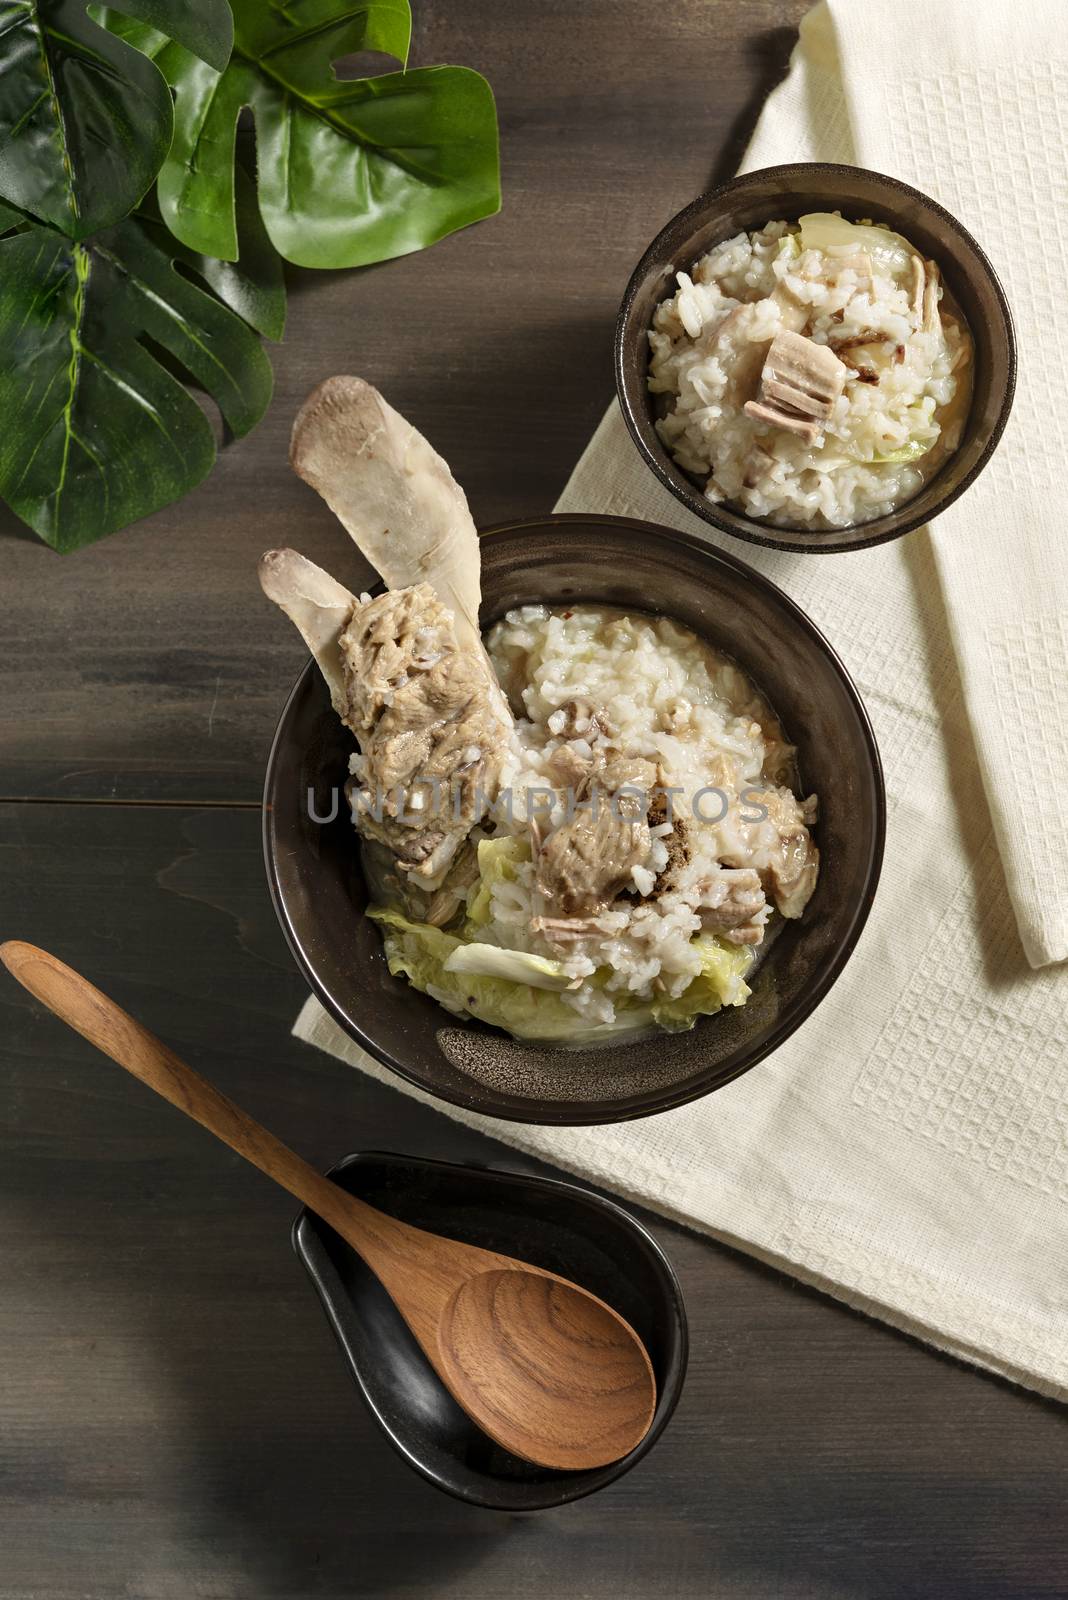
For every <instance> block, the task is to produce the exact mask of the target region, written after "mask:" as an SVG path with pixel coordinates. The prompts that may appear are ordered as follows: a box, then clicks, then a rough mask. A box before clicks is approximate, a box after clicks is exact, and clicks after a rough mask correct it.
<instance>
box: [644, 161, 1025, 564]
mask: <svg viewBox="0 0 1068 1600" xmlns="http://www.w3.org/2000/svg"><path fill="white" fill-rule="evenodd" d="M808 211H840V212H841V213H842V215H843V216H844V217H845V218H846V219H847V220H848V221H850V222H860V221H863V220H865V219H869V220H871V221H873V222H882V223H885V224H887V225H888V226H889V227H890V228H892V229H893V230H894V231H895V232H897V233H900V234H902V235H903V236H904V237H905V238H906V239H908V240H909V242H910V243H911V244H914V245H916V247H917V249H919V250H921V251H922V252H923V254H924V255H925V256H928V257H930V259H931V260H933V261H935V262H937V264H938V266H939V268H940V269H941V271H942V275H943V277H944V279H945V283H946V287H947V289H948V290H949V292H950V294H951V295H952V296H953V298H954V299H955V300H956V302H957V304H958V306H959V307H960V309H961V311H962V312H963V313H964V317H965V320H966V321H967V323H968V327H969V329H970V330H971V335H972V338H973V340H974V341H975V374H974V390H973V394H972V404H971V410H970V411H969V414H968V420H967V422H966V423H965V426H964V431H963V433H962V435H961V442H960V446H959V448H958V449H957V450H955V451H954V453H953V454H952V455H951V456H950V457H948V459H947V460H946V462H945V463H944V465H943V466H942V467H941V469H940V470H939V471H938V472H937V473H935V475H934V477H933V478H932V479H931V480H930V482H929V483H926V484H924V486H923V488H922V489H921V490H920V492H919V494H917V495H915V496H914V497H913V498H912V499H911V500H907V501H904V502H903V503H902V504H901V505H900V506H899V507H898V508H897V510H895V511H893V512H891V513H890V515H889V516H885V517H878V518H876V519H875V520H873V521H871V522H861V523H856V524H854V525H853V526H851V527H848V528H833V529H829V530H828V529H823V530H819V529H817V530H813V529H811V528H805V527H798V528H781V527H778V526H776V525H773V524H771V523H767V522H757V521H755V520H754V519H753V518H752V517H747V516H745V515H744V513H742V512H740V511H732V510H731V509H730V507H729V506H726V505H723V504H722V503H720V504H718V505H713V504H712V502H711V501H709V500H706V499H705V497H704V494H703V492H702V489H701V486H700V484H699V483H698V482H697V480H696V479H694V478H691V477H690V475H689V474H688V473H686V472H684V471H683V469H682V468H681V467H680V466H678V465H677V464H676V463H675V461H674V460H673V459H672V457H671V456H670V455H669V454H668V452H667V450H666V449H665V448H664V445H663V444H662V443H661V441H660V437H659V435H658V433H657V431H656V428H655V427H654V425H653V423H654V415H655V414H654V410H653V401H654V396H653V395H651V394H650V393H649V389H648V385H647V383H646V375H647V372H648V367H649V341H648V339H647V337H646V335H647V333H648V331H649V327H650V324H651V323H652V320H653V312H654V311H655V310H656V307H657V306H658V305H659V303H660V301H661V300H664V299H667V298H668V296H669V295H670V294H671V292H672V287H673V284H674V275H675V273H676V272H677V271H679V270H682V271H686V270H688V269H689V268H690V266H691V265H692V264H693V263H694V262H695V261H696V260H698V258H699V257H700V256H703V255H705V254H706V253H707V252H708V251H709V250H711V249H712V248H713V247H714V246H715V245H717V244H719V243H721V242H722V241H723V240H724V239H729V238H731V237H732V235H734V234H736V233H742V232H745V231H749V230H752V229H754V228H761V227H763V226H764V224H765V223H767V222H772V221H777V220H779V219H783V220H785V221H787V222H796V221H797V219H798V217H802V216H804V215H805V213H806V212H808ZM615 363H616V389H617V392H618V394H619V403H620V406H621V407H622V410H623V416H624V418H625V420H626V424H627V427H628V428H629V429H630V433H631V437H632V438H633V439H634V442H635V444H636V445H637V446H638V449H639V450H640V451H641V453H642V455H643V456H644V457H645V459H646V461H647V462H648V463H649V465H650V467H652V469H653V471H654V472H655V473H656V475H657V477H658V478H659V479H660V481H661V482H662V483H664V484H666V485H667V487H668V488H669V489H670V490H671V492H672V494H673V495H674V496H675V498H676V499H677V500H681V502H682V504H683V505H684V506H686V508H687V509H688V510H689V511H692V512H693V513H694V515H695V516H698V517H701V518H703V519H704V521H705V522H710V523H711V524H712V526H713V527H715V528H721V529H722V530H723V532H724V533H732V534H734V536H735V538H737V539H747V540H748V541H749V543H750V544H764V545H770V546H772V547H773V548H774V549H776V550H804V551H811V552H817V553H818V552H821V551H837V550H863V549H864V548H865V547H866V546H868V545H873V544H883V543H884V542H885V541H886V540H887V539H898V538H900V537H901V535H902V534H904V533H909V532H910V531H911V530H912V529H913V528H918V527H920V526H921V525H922V524H923V523H925V522H930V521H931V519H932V518H933V517H936V516H937V515H938V514H939V512H940V511H944V510H945V508H946V506H948V505H950V504H952V502H953V501H954V500H956V498H957V496H958V495H961V494H963V493H964V491H965V489H967V487H968V485H969V484H970V483H973V482H974V481H975V479H976V478H977V477H978V475H979V473H980V472H981V471H982V470H983V468H984V467H985V466H986V464H987V462H988V461H989V460H990V457H991V455H992V454H993V453H994V449H995V448H996V446H997V442H998V440H999V439H1000V438H1001V435H1002V432H1003V430H1004V427H1005V424H1006V422H1007V421H1008V417H1009V412H1010V410H1011V408H1012V397H1013V391H1014V389H1015V387H1016V335H1015V332H1014V330H1013V325H1012V314H1011V312H1010V311H1009V306H1008V302H1007V300H1006V299H1005V292H1004V290H1003V289H1002V287H1001V284H1000V283H999V282H998V279H997V276H996V274H995V272H994V269H993V267H992V266H991V265H990V262H989V261H988V260H987V258H986V256H985V254H984V253H983V251H982V250H981V248H980V247H979V245H978V244H976V242H975V240H974V239H973V238H972V236H971V234H970V233H968V232H967V230H966V229H965V228H963V227H961V225H960V223H959V222H958V221H957V220H956V218H955V217H952V216H950V214H949V212H948V211H946V210H944V209H943V207H942V206H940V205H938V204H937V202H936V201H934V200H930V199H928V197H927V196H926V195H923V194H920V192H919V190H917V189H911V188H909V186H908V184H907V183H899V182H898V180H897V179H896V178H887V177H884V176H883V174H882V173H879V172H867V171H865V170H864V169H863V168H862V167H845V166H835V165H832V164H830V163H824V162H802V163H799V164H798V165H796V166H785V167H766V168H763V169H762V170H761V171H759V172H747V173H746V174H745V175H744V176H743V177H740V178H734V179H732V181H731V182H730V183H725V184H724V185H723V186H722V188H719V189H714V190H713V191H712V193H711V194H703V195H700V196H699V197H698V198H697V199H696V200H694V201H693V202H692V203H691V204H690V205H688V206H686V208H685V209H684V210H682V211H680V212H679V214H678V216H676V217H672V219H671V221H670V222H669V223H668V225H667V227H666V228H663V229H662V230H661V232H660V233H658V234H657V236H656V238H655V239H654V240H653V242H652V244H651V245H650V246H649V248H648V250H647V251H646V252H645V254H644V255H643V256H642V259H641V260H640V261H639V263H638V265H637V266H636V267H635V269H634V273H633V275H632V277H631V280H630V282H629V283H628V285H627V291H626V293H625V295H624V296H623V304H622V307H621V308H620V312H619V320H618V322H617V323H616V338H615Z"/></svg>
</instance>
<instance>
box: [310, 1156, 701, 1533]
mask: <svg viewBox="0 0 1068 1600" xmlns="http://www.w3.org/2000/svg"><path fill="white" fill-rule="evenodd" d="M330 1176H331V1177H332V1178H333V1180H334V1182H335V1183H338V1184H340V1185H341V1187H342V1188H343V1189H345V1190H347V1191H348V1193H349V1194H355V1195H358V1196H359V1198H360V1199H362V1200H366V1201H367V1202H368V1203H369V1204H370V1205H373V1206H377V1208H378V1209H379V1210H380V1211H385V1212H387V1213H388V1214H389V1215H390V1216H393V1217H399V1218H400V1219H401V1221H403V1222H410V1223H412V1224H413V1226H415V1227H417V1228H428V1229H429V1230H430V1231H431V1232H432V1233H442V1234H447V1235H449V1236H450V1237H451V1238H456V1239H463V1240H464V1241H465V1242H466V1243H468V1244H476V1245H480V1246H481V1247H482V1248H483V1249H486V1250H496V1251H499V1252H500V1253H501V1254H502V1255H511V1256H517V1257H519V1259H520V1260H523V1261H529V1262H531V1263H532V1264H533V1265H534V1266H538V1267H544V1268H545V1270H546V1271H548V1272H556V1273H559V1274H560V1276H561V1277H565V1278H569V1279H570V1280H571V1281H572V1282H573V1283H579V1284H581V1285H582V1286H583V1288H585V1289H589V1290H591V1291H592V1292H593V1293H594V1294H596V1295H599V1296H600V1298H601V1299H602V1300H604V1301H606V1302H607V1303H608V1304H609V1305H611V1306H613V1307H614V1308H615V1310H616V1311H618V1312H619V1314H620V1316H622V1317H625V1318H626V1320H627V1321H628V1322H629V1323H630V1325H631V1327H632V1328H633V1329H634V1331H635V1332H636V1333H637V1335H638V1337H639V1338H640V1339H641V1341H642V1343H643V1344H644V1346H645V1348H646V1350H647V1351H648V1353H649V1360H650V1362H651V1363H652V1367H653V1374H654V1376H655V1378H656V1397H657V1398H656V1411H655V1412H654V1414H653V1421H652V1424H651V1426H650V1429H649V1432H648V1433H647V1434H646V1436H645V1438H644V1439H643V1440H642V1441H641V1443H640V1444H639V1445H638V1446H637V1447H636V1448H635V1449H634V1450H632V1451H631V1452H630V1454H629V1455H627V1456H624V1457H622V1458H621V1459H620V1460H619V1461H613V1462H611V1463H610V1464H609V1465H608V1466H604V1467H593V1468H589V1469H586V1470H584V1471H569V1472H557V1471H553V1470H551V1469H550V1468H548V1467H538V1466H535V1465H534V1464H533V1463H532V1462H529V1461H523V1460H521V1459H520V1458H519V1457H518V1456H514V1455H512V1454H511V1452H510V1451H508V1450H505V1449H503V1448H502V1447H501V1446H500V1445H497V1444H494V1442H493V1440H492V1439H489V1438H487V1436H486V1435H485V1434H484V1433H483V1432H482V1430H481V1429H480V1428H478V1427H476V1425H475V1424H474V1423H473V1422H472V1421H471V1420H470V1418H469V1417H468V1416H467V1415H466V1414H465V1413H464V1412H463V1411H461V1409H460V1407H459V1406H458V1405H457V1404H456V1401H455V1400H453V1398H452V1396H451V1395H450V1394H449V1393H448V1391H447V1390H446V1389H445V1387H444V1385H443V1384H442V1382H441V1380H440V1379H439V1378H438V1377H437V1375H436V1373H435V1372H434V1370H433V1368H432V1367H431V1365H430V1363H429V1361H428V1360H427V1359H426V1357H425V1356H424V1354H423V1352H422V1351H421V1350H420V1348H419V1346H418V1344H417V1343H416V1341H415V1339H414V1337H413V1336H412V1334H411V1333H410V1332H409V1330H408V1327H407V1326H406V1324H405V1322H404V1320H403V1318H402V1317H401V1314H400V1312H399V1311H398V1310H397V1308H396V1306H395V1305H394V1304H393V1301H392V1300H391V1299H390V1297H389V1295H388V1294H387V1293H386V1291H385V1289H383V1287H382V1285H381V1284H380V1283H379V1281H378V1279H377V1278H376V1277H375V1275H374V1273H373V1272H372V1271H371V1269H370V1268H369V1267H368V1266H365V1264H364V1263H363V1262H362V1261H361V1260H360V1258H359V1257H358V1256H357V1255H356V1254H355V1252H354V1251H352V1250H351V1249H350V1248H349V1247H348V1245H346V1244H345V1243H344V1242H343V1241H342V1240H341V1239H339V1238H338V1236H337V1234H336V1233H334V1232H333V1230H332V1229H331V1228H328V1227H327V1225H326V1224H325V1223H324V1222H321V1221H320V1219H319V1218H318V1217H316V1216H314V1215H313V1214H312V1213H311V1212H309V1211H302V1212H301V1213H300V1216H299V1217H298V1218H297V1221H296V1224H295V1226H294V1229H293V1245H294V1248H295V1250H296V1252H297V1255H298V1256H299V1257H300V1259H301V1262H302V1263H303V1265H304V1267H305V1269H306V1271H307V1273H308V1275H309V1277H310V1278H311V1281H312V1284H313V1286H314V1288H315V1291H316V1293H317V1294H318V1296H319V1299H320V1301H321V1302H322V1306H323V1309H324V1311H325V1312H326V1315H327V1317H328V1319H329V1321H330V1325H331V1327H332V1328H333V1330H334V1333H335V1335H336V1337H337V1340H338V1343H339V1345H340V1346H341V1350H342V1353H343V1355H344V1357H345V1360H346V1362H347V1363H348V1366H349V1370H350V1371H351V1373H352V1376H353V1378H354V1379H355V1381H356V1384H357V1386H358V1388H359V1390H360V1393H361V1394H362V1395H363V1398H364V1400H365V1401H366V1403H367V1405H368V1407H369V1409H370V1411H371V1414H372V1415H373V1417H374V1418H375V1420H376V1422H377V1423H378V1425H379V1426H380V1428H381V1429H382V1431H383V1432H384V1433H385V1435H386V1437H387V1438H388V1439H389V1440H390V1442H391V1443H392V1444H393V1446H394V1448H395V1449H396V1450H397V1451H399V1453H400V1454H401V1455H402V1456H403V1457H404V1459H405V1460H406V1461H407V1462H408V1464H409V1465H410V1466H412V1467H414V1468H415V1470H416V1471H417V1472H420V1473H422V1475H423V1476H424V1477H425V1478H427V1479H429V1480H430V1482H431V1483H433V1484H435V1485H436V1486H437V1487H438V1488H439V1489H444V1490H445V1491H446V1492H447V1493H449V1494H453V1495H456V1496H457V1497H458V1498H459V1499H461V1500H467V1501H470V1502H473V1503H475V1504H477V1505H484V1506H493V1507H495V1508H496V1509H497V1510H501V1511H536V1510H541V1509H544V1508H545V1507H547V1506H558V1505H563V1504H564V1503H565V1502H566V1501H568V1500H577V1499H579V1498H580V1497H581V1496H583V1495H587V1494H592V1493H593V1492H594V1490H596V1489H603V1488H604V1487H605V1486H606V1485H607V1484H609V1483H613V1482H615V1480H616V1479H617V1478H619V1477H621V1476H622V1474H623V1473H624V1472H628V1471H629V1470H630V1468H631V1467H633V1466H634V1465H635V1464H636V1463H637V1462H638V1461H640V1460H641V1459H642V1457H643V1456H645V1455H647V1454H648V1452H649V1451H650V1450H651V1449H652V1447H653V1445H654V1444H655V1443H656V1441H657V1439H658V1438H659V1437H660V1435H661V1434H662V1433H663V1431H664V1428H665V1427H666V1426H667V1424H668V1421H669V1419H670V1417H671V1414H672V1412H673V1411H674V1409H675V1405H676V1402H677V1400H678V1398H679V1393H680V1391H681V1389H682V1384H683V1379H684V1377H685V1375H686V1352H687V1331H686V1312H685V1308H684V1306H683V1301H682V1293H681V1290H680V1289H679V1285H678V1281H677V1279H676V1277H675V1274H674V1272H673V1271H672V1268H671V1264H670V1262H669V1261H668V1259H667V1257H666V1256H665V1255H664V1253H663V1251H662V1250H661V1249H660V1246H659V1245H658V1244H657V1242H656V1240H655V1239H654V1238H653V1237H652V1235H651V1234H650V1233H648V1232H647V1231H646V1229H645V1228H643V1227H642V1225H641V1223H640V1222H638V1221H636V1219H635V1218H634V1217H632V1216H631V1215H630V1214H629V1212H627V1211H624V1209H623V1207H622V1206H618V1205H616V1204H615V1203H614V1202H613V1201H611V1200H607V1199H605V1198H604V1196H602V1195H598V1194H593V1193H591V1192H590V1190H588V1189H580V1188H578V1187H577V1186H576V1185H575V1184H571V1183H562V1182H560V1181H559V1180H558V1179H554V1178H542V1177H532V1176H529V1175H527V1174H525V1173H518V1172H508V1171H499V1170H496V1169H494V1168H489V1169H484V1168H479V1167H472V1166H455V1165H453V1164H451V1163H447V1162H444V1161H425V1160H419V1159H417V1158H415V1157H412V1156H401V1155H391V1154H387V1153H384V1152H379V1151H371V1152H367V1153H365V1154H361V1155H357V1156H349V1157H347V1158H346V1159H345V1160H344V1161H342V1162H341V1163H340V1164H339V1165H338V1166H337V1167H335V1168H334V1170H333V1171H332V1172H331V1173H330Z"/></svg>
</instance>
